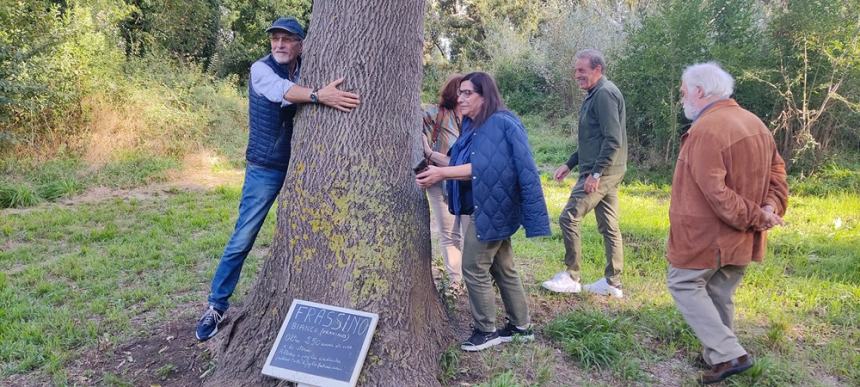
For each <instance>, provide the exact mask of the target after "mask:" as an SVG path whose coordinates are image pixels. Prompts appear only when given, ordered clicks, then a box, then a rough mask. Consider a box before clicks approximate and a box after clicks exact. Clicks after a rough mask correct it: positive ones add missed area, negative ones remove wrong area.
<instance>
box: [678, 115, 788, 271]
mask: <svg viewBox="0 0 860 387" xmlns="http://www.w3.org/2000/svg"><path fill="white" fill-rule="evenodd" d="M766 204H770V205H771V206H773V208H774V211H775V212H776V213H777V214H779V215H780V216H782V215H784V214H785V210H786V206H787V205H788V184H787V182H786V174H785V163H784V162H783V160H782V157H780V155H779V152H778V151H777V149H776V143H775V142H774V140H773V135H771V133H770V131H768V129H767V127H766V126H765V124H764V123H763V122H762V121H761V120H760V119H759V118H758V117H756V116H755V115H753V114H752V113H750V112H749V111H747V110H744V109H743V108H741V107H740V106H738V104H737V102H735V100H733V99H727V100H721V101H717V102H715V103H714V104H713V105H711V106H710V107H708V108H707V109H706V110H705V111H704V112H702V113H701V116H699V117H698V118H697V119H696V121H695V122H694V123H693V126H692V127H691V128H690V130H689V131H688V132H687V133H686V134H684V135H683V136H682V137H681V151H680V152H679V154H678V161H677V164H676V165H675V175H674V177H673V178H672V200H671V204H670V205H669V222H670V226H669V242H668V246H667V257H668V259H669V262H670V263H671V264H672V266H674V267H676V268H680V269H714V268H717V267H718V266H726V265H747V264H749V263H750V261H758V262H760V261H761V260H762V258H763V257H764V253H765V250H766V248H767V232H766V231H755V229H756V227H760V226H762V225H763V223H764V220H765V217H764V211H763V210H762V209H761V207H762V206H764V205H766Z"/></svg>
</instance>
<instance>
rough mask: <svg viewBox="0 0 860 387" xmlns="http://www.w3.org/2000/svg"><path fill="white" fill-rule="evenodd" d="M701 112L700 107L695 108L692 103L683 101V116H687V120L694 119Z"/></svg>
mask: <svg viewBox="0 0 860 387" xmlns="http://www.w3.org/2000/svg"><path fill="white" fill-rule="evenodd" d="M701 112H702V109H696V107H694V106H693V105H692V104H690V103H689V102H687V101H684V117H687V119H688V120H695V119H696V117H698V116H699V113H701Z"/></svg>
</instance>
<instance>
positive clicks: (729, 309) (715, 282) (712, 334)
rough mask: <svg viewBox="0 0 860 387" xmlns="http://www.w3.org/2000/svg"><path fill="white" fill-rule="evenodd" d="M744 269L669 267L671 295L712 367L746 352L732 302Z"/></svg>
mask: <svg viewBox="0 0 860 387" xmlns="http://www.w3.org/2000/svg"><path fill="white" fill-rule="evenodd" d="M745 270H746V266H731V265H730V266H723V267H721V268H719V269H703V270H691V269H678V268H676V267H673V266H671V265H670V266H669V275H668V285H669V293H671V294H672V297H673V298H674V299H675V304H676V305H677V306H678V310H679V311H680V312H681V314H682V315H683V316H684V320H686V321H687V324H689V325H690V327H691V328H693V332H695V333H696V337H697V338H699V341H700V342H701V343H702V347H703V353H702V355H703V358H704V359H705V362H706V363H708V364H710V365H715V364H718V363H722V362H726V361H729V360H732V359H735V358H738V357H740V356H742V355H744V354H746V353H747V352H746V350H745V349H744V348H743V347H741V345H740V343H739V342H738V338H737V336H735V333H734V327H733V316H734V312H735V304H734V302H733V301H732V297H733V296H734V294H735V289H737V287H738V285H739V284H740V282H741V279H742V278H743V277H744V271H745Z"/></svg>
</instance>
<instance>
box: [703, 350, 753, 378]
mask: <svg viewBox="0 0 860 387" xmlns="http://www.w3.org/2000/svg"><path fill="white" fill-rule="evenodd" d="M752 366H753V361H752V359H750V356H749V355H743V356H741V357H739V358H737V359H732V360H729V361H727V362H723V363H720V364H717V365H714V366H713V367H711V369H710V370H708V371H705V372H702V376H701V382H702V384H713V383H718V382H722V381H723V380H726V378H728V377H729V376H732V375H734V374H739V373H741V372H744V371H746V370H748V369H749V368H750V367H752Z"/></svg>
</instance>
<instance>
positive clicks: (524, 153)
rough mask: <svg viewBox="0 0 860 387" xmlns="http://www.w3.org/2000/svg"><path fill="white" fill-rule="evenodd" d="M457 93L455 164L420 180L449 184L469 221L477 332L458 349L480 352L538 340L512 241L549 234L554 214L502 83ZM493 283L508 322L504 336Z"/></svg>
mask: <svg viewBox="0 0 860 387" xmlns="http://www.w3.org/2000/svg"><path fill="white" fill-rule="evenodd" d="M458 94H459V97H458V99H457V103H458V104H459V107H460V112H461V113H462V114H463V116H464V118H463V123H462V129H461V132H460V137H459V138H458V139H457V141H456V142H455V143H454V145H453V146H452V147H451V153H450V162H449V165H448V166H447V167H438V166H430V167H428V168H427V169H426V170H425V171H424V172H421V173H420V174H418V176H416V182H417V183H418V185H419V186H420V187H422V188H427V187H430V186H432V185H433V184H435V183H437V182H439V181H442V180H450V182H449V183H448V184H446V188H447V191H448V207H449V210H450V211H451V213H453V214H455V215H457V216H461V217H462V216H468V217H470V218H471V222H466V223H468V226H467V227H466V229H465V230H464V235H463V239H464V246H463V280H464V281H465V283H466V290H467V291H468V293H469V305H470V306H471V310H472V318H473V319H474V330H473V331H472V335H471V336H470V337H469V338H468V339H467V340H466V341H465V342H463V344H462V345H461V346H460V348H462V349H463V350H465V351H480V350H483V349H486V348H489V347H492V346H494V345H498V344H501V343H504V342H508V341H511V340H513V338H514V336H518V337H521V338H522V339H524V340H531V339H533V338H534V333H533V330H532V329H531V323H530V321H529V311H528V305H527V302H526V293H525V290H523V284H522V281H521V280H520V277H519V274H517V272H516V270H515V269H514V262H513V258H514V254H513V249H512V248H511V235H513V234H514V232H516V231H517V230H518V229H519V228H520V226H523V228H524V229H525V231H526V237H536V236H544V235H550V228H549V216H548V215H547V210H546V203H545V202H544V198H543V191H542V189H541V184H540V183H541V182H540V176H539V174H538V171H537V167H536V165H535V162H534V158H532V154H531V151H530V150H529V145H528V138H527V136H526V130H525V128H524V127H523V125H522V123H521V122H520V120H519V118H517V116H516V115H514V114H513V113H511V112H510V111H509V110H507V108H506V107H505V104H504V102H503V101H502V98H501V96H500V95H499V89H498V88H497V87H496V82H495V81H494V80H493V78H492V77H491V76H490V75H489V74H487V73H483V72H474V73H469V74H467V75H466V76H464V77H463V79H462V81H460V86H459V90H458ZM494 280H495V283H496V285H497V286H498V288H499V293H501V296H502V301H503V302H504V305H505V312H506V313H507V320H508V321H507V323H506V324H505V326H504V327H503V328H502V329H499V330H497V329H496V322H495V316H496V305H495V291H494V290H493V281H494Z"/></svg>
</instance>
